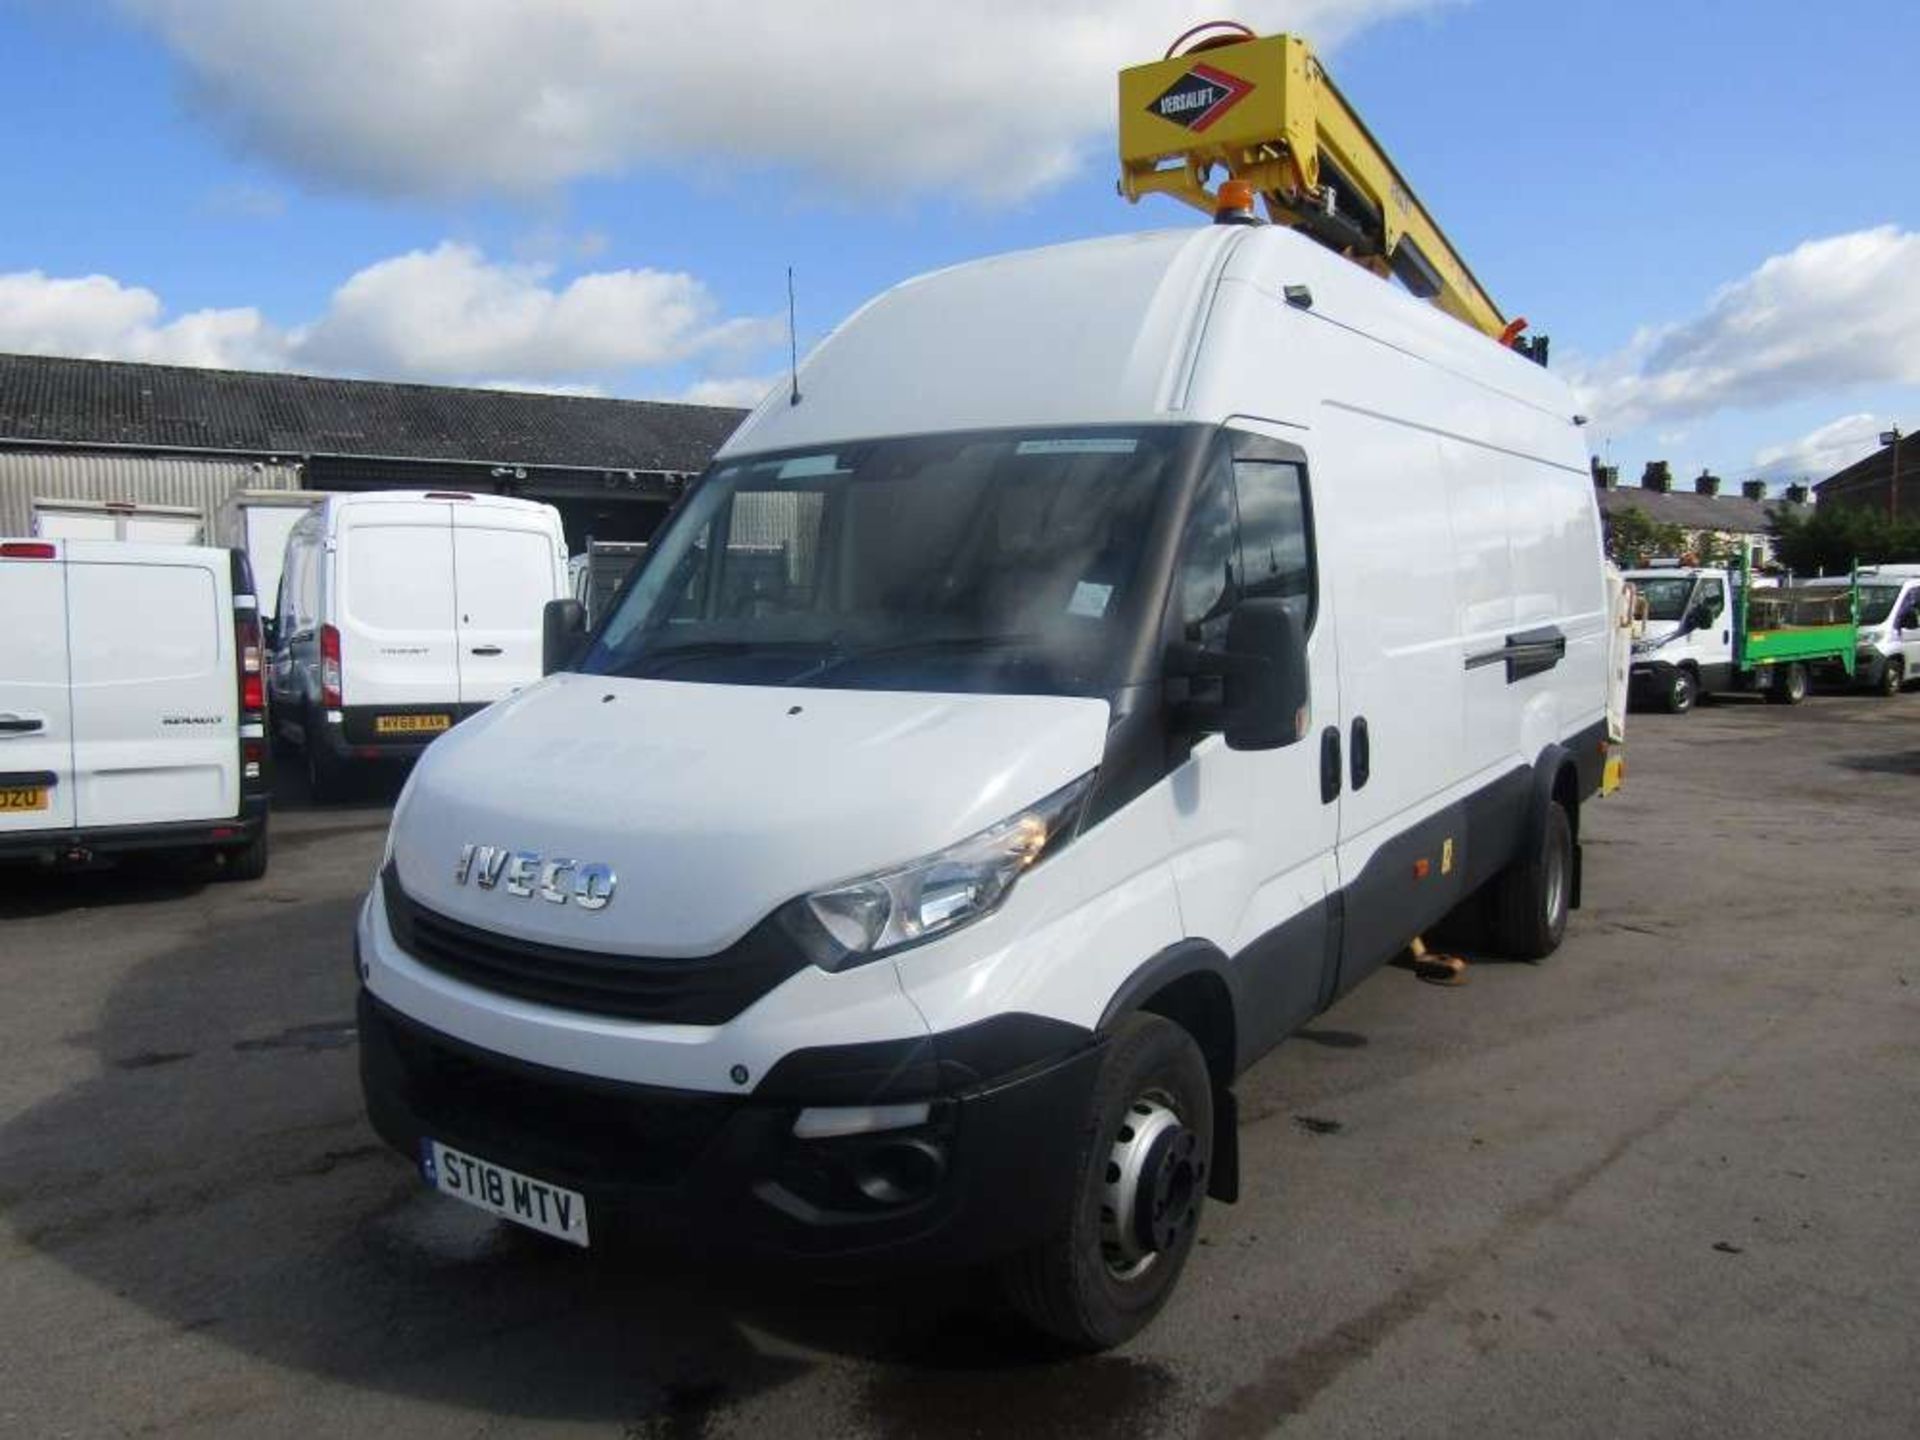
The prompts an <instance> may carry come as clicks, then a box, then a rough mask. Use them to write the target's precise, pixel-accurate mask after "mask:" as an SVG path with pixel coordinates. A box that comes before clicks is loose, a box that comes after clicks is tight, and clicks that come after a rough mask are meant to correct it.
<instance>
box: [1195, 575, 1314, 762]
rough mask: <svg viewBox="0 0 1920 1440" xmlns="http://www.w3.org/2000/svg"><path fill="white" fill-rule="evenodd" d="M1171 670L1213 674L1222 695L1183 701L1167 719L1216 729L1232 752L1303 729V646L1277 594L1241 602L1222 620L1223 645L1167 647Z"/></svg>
mask: <svg viewBox="0 0 1920 1440" xmlns="http://www.w3.org/2000/svg"><path fill="white" fill-rule="evenodd" d="M1166 668H1167V673H1168V674H1169V675H1172V676H1179V677H1194V676H1206V677H1213V676H1218V677H1219V678H1221V679H1222V680H1224V681H1225V682H1226V683H1225V685H1224V686H1223V687H1222V688H1223V689H1224V690H1225V692H1226V694H1225V699H1224V701H1221V702H1213V701H1190V702H1187V703H1184V704H1181V705H1178V706H1176V707H1175V710H1174V715H1173V720H1174V723H1175V724H1176V725H1177V726H1179V727H1180V728H1182V729H1187V730H1191V731H1194V732H1197V733H1200V734H1210V733H1214V732H1219V733H1223V734H1224V735H1225V736H1226V738H1227V746H1228V748H1229V749H1233V750H1277V749H1279V748H1281V747H1282V746H1285V745H1292V744H1295V743H1297V742H1298V741H1299V740H1300V739H1302V738H1303V737H1304V736H1305V735H1306V733H1307V719H1308V715H1307V710H1308V706H1307V699H1308V695H1307V689H1308V682H1307V644H1306V636H1305V634H1304V633H1303V632H1302V631H1301V628H1300V622H1299V621H1298V620H1296V619H1295V618H1294V616H1293V613H1292V612H1291V611H1290V610H1288V609H1287V607H1286V605H1285V604H1284V603H1282V602H1281V601H1279V600H1275V599H1271V598H1266V597H1262V598H1258V599H1251V600H1242V601H1241V602H1240V603H1239V604H1238V605H1236V606H1235V607H1234V609H1233V615H1232V617H1231V618H1230V619H1229V620H1228V621H1227V645H1226V649H1224V650H1209V649H1207V648H1206V647H1204V646H1201V645H1195V644H1192V643H1189V642H1184V641H1182V642H1176V643H1175V644H1172V645H1169V646H1168V647H1167V656H1166Z"/></svg>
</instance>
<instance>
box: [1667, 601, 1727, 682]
mask: <svg viewBox="0 0 1920 1440" xmlns="http://www.w3.org/2000/svg"><path fill="white" fill-rule="evenodd" d="M1732 601H1733V597H1732V596H1731V595H1729V594H1728V593H1727V580H1726V577H1725V576H1724V575H1702V576H1701V577H1700V579H1699V580H1698V581H1697V582H1696V583H1695V585H1694V587H1693V595H1692V597H1691V598H1690V599H1688V601H1687V610H1686V614H1685V616H1683V617H1682V621H1681V623H1682V624H1687V625H1691V626H1692V628H1691V629H1690V630H1689V631H1688V632H1687V635H1686V638H1685V640H1683V641H1682V642H1681V647H1680V648H1681V650H1682V652H1683V653H1684V655H1685V656H1686V657H1687V658H1688V659H1691V660H1692V661H1693V662H1694V664H1695V665H1696V666H1698V667H1699V670H1700V683H1701V686H1702V688H1703V689H1706V690H1709V691H1714V690H1725V689H1728V688H1729V687H1730V686H1731V685H1732V684H1733V603H1732Z"/></svg>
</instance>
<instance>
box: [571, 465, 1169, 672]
mask: <svg viewBox="0 0 1920 1440" xmlns="http://www.w3.org/2000/svg"><path fill="white" fill-rule="evenodd" d="M1180 433H1181V432H1180V431H1179V430H1178V429H1176V428H1173V427H1155V428H1147V429H1129V430H1126V431H1117V430H1107V429H1100V430H1085V429H1066V430H1046V431H1033V432H1010V431H988V432H967V433H962V434H943V435H931V436H912V437H901V438H894V439H883V440H873V441H863V442H860V443H857V444H850V445H844V446H838V447H835V448H833V449H830V450H825V449H823V450H819V451H814V452H801V453H792V454H782V455H770V456H761V457H750V458H744V459H738V460H729V461H725V462H721V463H720V464H718V465H716V466H715V468H714V469H713V470H712V471H710V472H709V473H708V474H707V475H706V476H705V477H704V478H703V479H702V480H701V481H700V483H699V484H698V485H697V486H696V487H695V489H694V490H693V491H692V493H691V494H690V495H689V496H688V498H687V500H686V502H685V503H684V504H683V505H682V506H681V508H680V510H679V511H678V512H677V513H676V514H675V516H674V517H673V519H672V520H671V521H670V522H669V523H668V525H667V527H666V528H665V530H664V532H663V533H662V535H661V536H660V537H659V538H658V540H657V542H656V543H655V545H654V547H653V548H652V550H651V551H650V553H649V555H648V557H647V560H646V562H645V568H644V570H643V571H642V572H641V574H640V576H639V578H638V579H637V580H636V581H635V582H634V584H633V585H632V587H631V588H630V589H629V590H628V591H627V593H626V596H625V598H624V601H623V603H622V604H621V606H620V608H619V609H618V610H617V611H616V612H615V613H614V614H613V615H612V616H610V617H609V619H608V621H607V623H606V624H605V626H604V627H602V628H601V630H600V631H599V633H598V634H597V636H596V638H595V640H594V643H593V644H592V645H591V646H590V647H589V649H588V651H587V653H586V654H585V655H584V656H583V657H582V659H581V661H580V662H579V668H580V669H582V670H585V671H587V672H589V673H594V674H609V675H627V676H634V677H656V678H662V679H672V680H696V681H704V682H708V683H716V682H717V683H730V684H751V685H807V686H820V687H827V688H839V689H924V690H965V691H997V692H1005V693H1030V694H1097V693H1101V692H1102V691H1103V690H1104V689H1105V688H1107V686H1108V685H1109V684H1110V682H1111V679H1112V675H1113V670H1114V665H1115V660H1116V651H1117V649H1118V648H1119V647H1120V642H1121V637H1122V636H1123V634H1124V633H1125V630H1126V626H1127V624H1128V617H1129V615H1130V614H1131V613H1132V610H1133V609H1135V608H1137V603H1138V602H1139V600H1140V598H1141V597H1140V596H1139V595H1138V593H1137V592H1138V590H1139V588H1140V576H1139V570H1140V557H1141V552H1142V549H1143V546H1144V543H1145V539H1146V536H1147V534H1148V532H1149V530H1150V529H1151V528H1152V518H1153V511H1154V507H1155V505H1156V504H1157V503H1158V501H1159V499H1160V495H1161V492H1162V490H1163V488H1164V482H1165V481H1166V479H1167V477H1168V476H1169V474H1170V473H1171V472H1172V469H1173V466H1174V464H1175V456H1176V452H1177V450H1178V448H1179V437H1180Z"/></svg>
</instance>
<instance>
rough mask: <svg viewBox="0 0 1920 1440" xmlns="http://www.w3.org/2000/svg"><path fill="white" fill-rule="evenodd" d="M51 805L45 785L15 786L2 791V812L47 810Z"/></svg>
mask: <svg viewBox="0 0 1920 1440" xmlns="http://www.w3.org/2000/svg"><path fill="white" fill-rule="evenodd" d="M51 804H52V802H51V801H50V800H48V799H47V787H46V786H44V785H15V786H12V787H10V788H8V789H5V790H0V810H45V809H47V808H49V806H50V805H51Z"/></svg>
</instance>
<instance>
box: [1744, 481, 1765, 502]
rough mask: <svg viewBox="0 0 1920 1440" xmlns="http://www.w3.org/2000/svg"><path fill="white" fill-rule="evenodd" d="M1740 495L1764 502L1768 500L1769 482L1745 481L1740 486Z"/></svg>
mask: <svg viewBox="0 0 1920 1440" xmlns="http://www.w3.org/2000/svg"><path fill="white" fill-rule="evenodd" d="M1740 493H1741V494H1742V495H1744V496H1746V498H1747V499H1749V500H1764V499H1766V498H1767V482H1766V481H1764V480H1747V481H1743V482H1742V483H1741V486H1740Z"/></svg>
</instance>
